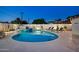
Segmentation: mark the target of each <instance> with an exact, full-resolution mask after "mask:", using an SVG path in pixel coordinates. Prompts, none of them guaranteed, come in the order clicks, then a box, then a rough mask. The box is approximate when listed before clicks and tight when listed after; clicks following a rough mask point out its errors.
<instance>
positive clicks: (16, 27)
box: [0, 23, 72, 31]
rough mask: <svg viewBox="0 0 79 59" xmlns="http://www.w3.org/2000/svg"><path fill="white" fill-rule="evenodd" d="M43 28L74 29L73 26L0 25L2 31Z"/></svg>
mask: <svg viewBox="0 0 79 59" xmlns="http://www.w3.org/2000/svg"><path fill="white" fill-rule="evenodd" d="M41 26H42V27H43V29H48V28H49V27H54V29H56V27H57V26H59V27H64V26H66V27H67V28H68V29H72V25H71V24H26V25H25V24H24V25H19V24H3V23H0V31H10V30H11V29H15V30H16V29H18V28H20V29H25V28H26V27H30V28H41Z"/></svg>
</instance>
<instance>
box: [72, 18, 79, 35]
mask: <svg viewBox="0 0 79 59" xmlns="http://www.w3.org/2000/svg"><path fill="white" fill-rule="evenodd" d="M72 32H73V34H76V35H79V18H75V19H72Z"/></svg>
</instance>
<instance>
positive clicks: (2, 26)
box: [0, 23, 19, 32]
mask: <svg viewBox="0 0 79 59" xmlns="http://www.w3.org/2000/svg"><path fill="white" fill-rule="evenodd" d="M18 26H19V25H18V24H6V23H0V31H4V32H8V31H10V30H12V29H17V28H18Z"/></svg>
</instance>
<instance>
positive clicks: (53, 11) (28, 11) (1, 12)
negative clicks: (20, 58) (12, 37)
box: [0, 6, 79, 23]
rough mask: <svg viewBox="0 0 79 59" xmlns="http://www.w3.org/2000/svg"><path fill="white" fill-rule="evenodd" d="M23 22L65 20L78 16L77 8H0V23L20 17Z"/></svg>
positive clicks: (78, 9)
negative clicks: (22, 14) (41, 19)
mask: <svg viewBox="0 0 79 59" xmlns="http://www.w3.org/2000/svg"><path fill="white" fill-rule="evenodd" d="M21 12H24V16H23V20H27V19H28V18H29V22H30V23H31V22H32V21H33V20H34V19H36V18H44V19H46V21H49V20H55V19H59V18H61V19H66V17H67V16H71V15H75V14H79V7H78V6H0V21H11V20H15V19H16V18H17V17H21V15H20V13H21Z"/></svg>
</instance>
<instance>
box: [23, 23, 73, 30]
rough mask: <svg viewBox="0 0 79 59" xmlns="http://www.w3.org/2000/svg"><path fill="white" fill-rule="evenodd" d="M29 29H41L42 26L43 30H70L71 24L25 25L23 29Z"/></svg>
mask: <svg viewBox="0 0 79 59" xmlns="http://www.w3.org/2000/svg"><path fill="white" fill-rule="evenodd" d="M26 26H28V27H31V28H34V27H35V28H41V26H43V29H48V28H49V27H54V29H56V28H57V26H58V27H59V28H61V27H64V26H66V27H67V28H68V29H72V24H27V25H24V27H26Z"/></svg>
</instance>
